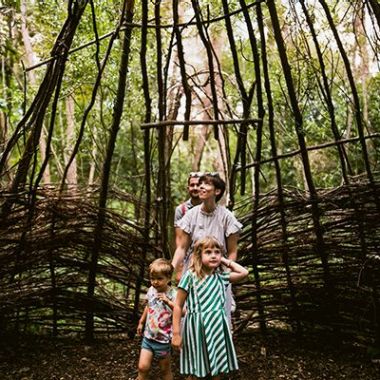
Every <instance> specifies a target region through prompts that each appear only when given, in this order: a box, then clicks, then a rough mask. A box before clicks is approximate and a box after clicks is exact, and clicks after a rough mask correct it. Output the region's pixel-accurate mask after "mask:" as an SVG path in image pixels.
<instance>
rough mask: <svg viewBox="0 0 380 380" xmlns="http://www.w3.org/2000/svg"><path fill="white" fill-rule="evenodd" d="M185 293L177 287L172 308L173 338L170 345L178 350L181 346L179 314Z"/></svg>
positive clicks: (184, 299) (185, 296)
mask: <svg viewBox="0 0 380 380" xmlns="http://www.w3.org/2000/svg"><path fill="white" fill-rule="evenodd" d="M186 298H187V293H186V292H185V291H184V290H183V289H181V288H179V289H178V291H177V297H176V299H175V305H174V310H173V338H172V346H173V348H174V349H176V350H179V349H180V348H181V346H182V337H181V316H182V310H183V305H184V304H185V301H186Z"/></svg>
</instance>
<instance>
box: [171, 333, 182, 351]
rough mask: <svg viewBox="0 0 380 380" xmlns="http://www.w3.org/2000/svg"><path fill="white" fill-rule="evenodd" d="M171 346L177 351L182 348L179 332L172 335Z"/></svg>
mask: <svg viewBox="0 0 380 380" xmlns="http://www.w3.org/2000/svg"><path fill="white" fill-rule="evenodd" d="M172 347H173V348H174V349H175V350H177V351H179V350H180V349H181V348H182V337H181V335H179V334H174V335H173V337H172Z"/></svg>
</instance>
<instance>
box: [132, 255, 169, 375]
mask: <svg viewBox="0 0 380 380" xmlns="http://www.w3.org/2000/svg"><path fill="white" fill-rule="evenodd" d="M173 269H174V268H173V266H172V265H171V263H170V261H168V260H166V259H157V260H154V261H153V262H152V263H151V264H150V266H149V275H150V281H151V284H152V286H151V287H150V288H149V290H148V293H147V295H146V298H147V305H146V306H145V309H144V312H143V314H142V316H141V318H140V320H139V324H138V327H137V333H138V335H142V332H143V329H144V325H145V329H144V336H143V340H142V344H141V352H140V358H139V365H138V378H137V379H138V380H144V379H147V378H148V375H149V371H150V367H151V365H152V361H153V357H156V358H158V363H159V366H160V370H161V374H162V379H164V380H172V379H173V375H172V371H171V367H170V357H171V355H170V351H171V350H170V348H171V347H170V340H171V335H172V314H173V308H174V300H175V296H176V290H175V289H174V288H172V287H171V286H170V285H169V282H170V280H171V277H172V274H173Z"/></svg>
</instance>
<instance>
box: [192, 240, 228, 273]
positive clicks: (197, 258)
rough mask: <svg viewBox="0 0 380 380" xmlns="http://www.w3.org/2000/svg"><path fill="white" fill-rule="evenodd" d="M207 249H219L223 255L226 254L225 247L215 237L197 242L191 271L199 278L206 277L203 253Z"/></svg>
mask: <svg viewBox="0 0 380 380" xmlns="http://www.w3.org/2000/svg"><path fill="white" fill-rule="evenodd" d="M206 248H218V249H220V251H221V252H222V254H223V252H224V248H223V246H222V245H221V244H220V243H219V241H218V240H217V239H215V238H214V237H213V236H206V237H204V238H203V239H199V240H197V241H196V243H195V244H194V250H193V256H192V262H191V264H190V266H189V269H191V270H192V271H193V272H194V273H195V274H196V276H197V277H198V278H203V277H204V276H205V275H206V272H205V270H204V269H203V265H202V251H203V250H204V249H206Z"/></svg>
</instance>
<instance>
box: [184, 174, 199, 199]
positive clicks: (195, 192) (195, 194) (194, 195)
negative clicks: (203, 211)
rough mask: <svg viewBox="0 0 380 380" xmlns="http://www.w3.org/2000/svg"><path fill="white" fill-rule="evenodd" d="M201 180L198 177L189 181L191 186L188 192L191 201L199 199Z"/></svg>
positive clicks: (188, 187)
mask: <svg viewBox="0 0 380 380" xmlns="http://www.w3.org/2000/svg"><path fill="white" fill-rule="evenodd" d="M198 186H199V178H198V177H191V178H190V179H189V184H188V186H187V190H188V192H189V195H190V197H191V199H198V198H199V187H198Z"/></svg>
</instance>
